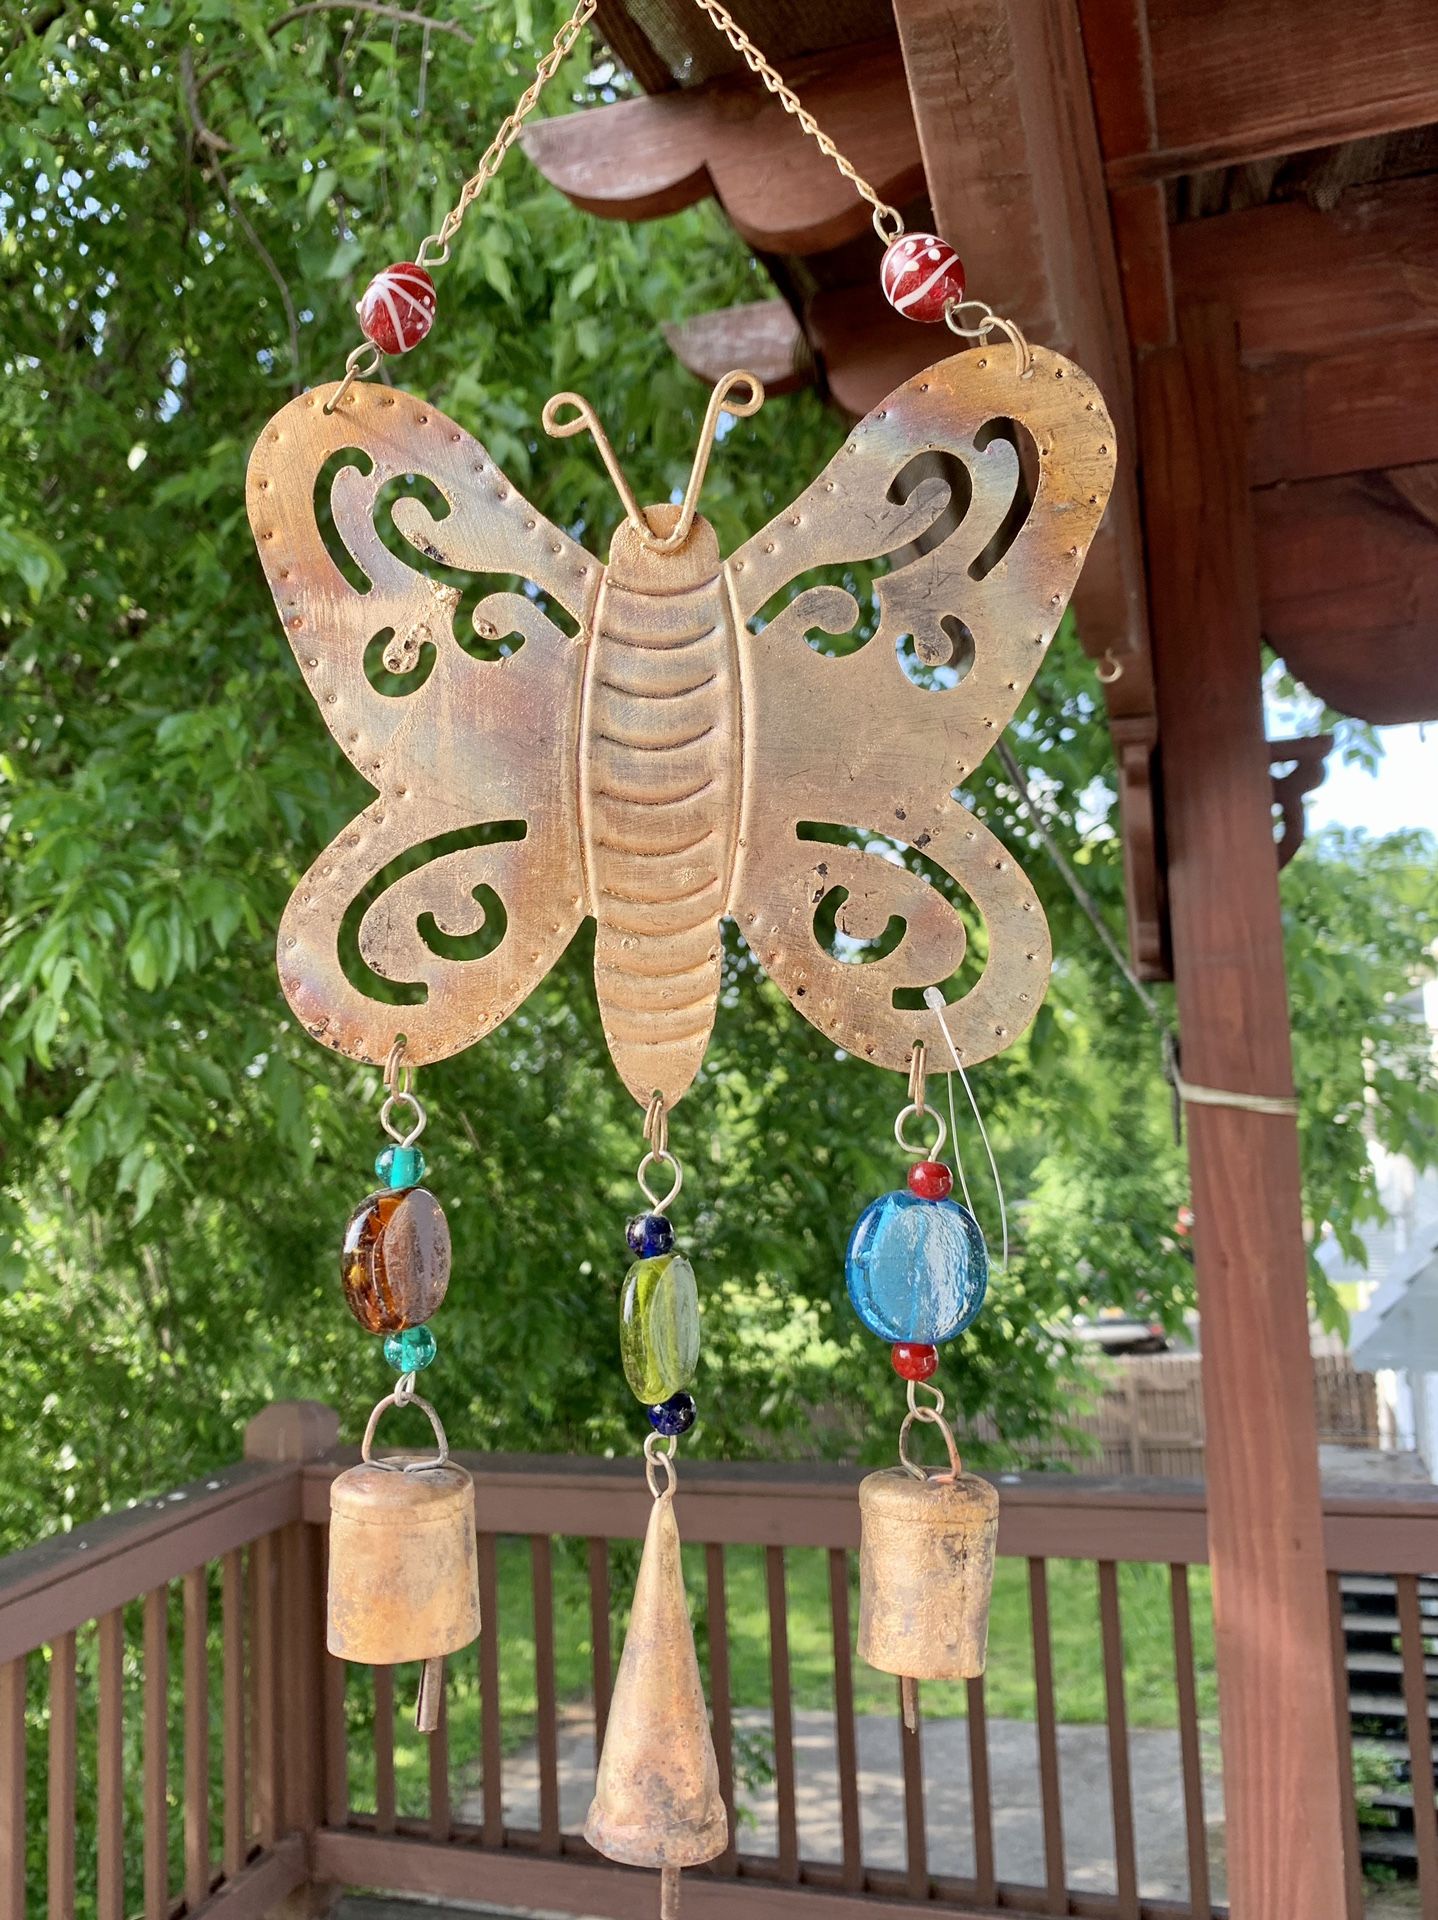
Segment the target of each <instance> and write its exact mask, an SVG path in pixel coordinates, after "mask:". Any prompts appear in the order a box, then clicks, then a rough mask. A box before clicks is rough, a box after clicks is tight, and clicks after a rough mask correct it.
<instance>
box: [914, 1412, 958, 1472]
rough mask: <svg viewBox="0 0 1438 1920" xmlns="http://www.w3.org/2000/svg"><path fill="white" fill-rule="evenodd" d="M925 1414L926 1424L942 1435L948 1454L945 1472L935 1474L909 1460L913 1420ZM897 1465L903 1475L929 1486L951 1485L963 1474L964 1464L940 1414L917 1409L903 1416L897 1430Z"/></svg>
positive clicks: (921, 1417) (950, 1431)
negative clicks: (909, 1443) (926, 1416)
mask: <svg viewBox="0 0 1438 1920" xmlns="http://www.w3.org/2000/svg"><path fill="white" fill-rule="evenodd" d="M926 1414H927V1415H928V1424H930V1425H932V1426H936V1427H937V1428H938V1429H939V1432H940V1433H941V1434H943V1436H944V1445H945V1446H946V1447H947V1449H948V1454H949V1465H948V1468H947V1470H945V1469H943V1468H940V1469H939V1471H938V1472H937V1473H936V1472H934V1471H932V1470H931V1469H930V1468H928V1467H922V1466H920V1465H919V1463H918V1461H917V1460H911V1459H910V1458H909V1449H908V1441H909V1434H910V1432H911V1431H912V1429H913V1425H914V1422H915V1420H922V1419H923V1418H924V1416H925V1415H926ZM899 1464H900V1466H902V1467H903V1469H904V1471H905V1473H908V1474H912V1475H913V1477H914V1479H915V1480H919V1481H923V1482H924V1483H925V1484H926V1485H930V1486H947V1485H951V1484H952V1483H953V1482H954V1481H955V1480H957V1479H958V1478H959V1476H960V1475H961V1474H962V1473H963V1470H964V1463H963V1461H962V1460H960V1458H959V1446H958V1442H957V1441H956V1440H955V1439H954V1430H953V1428H952V1427H951V1426H950V1425H949V1423H948V1421H947V1420H945V1418H944V1417H943V1415H942V1414H941V1413H937V1412H935V1411H933V1410H932V1409H931V1408H928V1407H919V1408H915V1409H914V1410H913V1411H912V1412H910V1413H906V1414H905V1415H904V1419H903V1424H902V1425H901V1426H900V1428H899Z"/></svg>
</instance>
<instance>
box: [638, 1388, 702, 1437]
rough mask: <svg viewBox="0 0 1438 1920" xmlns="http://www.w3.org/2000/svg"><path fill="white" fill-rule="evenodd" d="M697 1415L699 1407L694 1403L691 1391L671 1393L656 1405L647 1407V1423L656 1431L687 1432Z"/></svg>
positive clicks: (667, 1432) (666, 1432) (667, 1433)
mask: <svg viewBox="0 0 1438 1920" xmlns="http://www.w3.org/2000/svg"><path fill="white" fill-rule="evenodd" d="M698 1417H699V1409H698V1408H697V1407H696V1406H695V1404H694V1395H693V1394H692V1393H671V1394H670V1396H669V1398H668V1399H667V1400H661V1401H660V1402H659V1405H658V1406H657V1407H651V1408H650V1409H649V1424H650V1426H651V1427H653V1429H654V1431H655V1432H656V1433H662V1434H665V1435H666V1436H667V1435H669V1434H681V1433H688V1431H689V1429H690V1428H691V1427H692V1426H693V1425H694V1422H695V1421H696V1420H697V1419H698Z"/></svg>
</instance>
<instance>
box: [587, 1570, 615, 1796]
mask: <svg viewBox="0 0 1438 1920" xmlns="http://www.w3.org/2000/svg"><path fill="white" fill-rule="evenodd" d="M589 1641H590V1647H591V1649H592V1652H591V1655H590V1661H591V1671H592V1672H593V1675H594V1764H595V1766H596V1767H597V1766H598V1765H599V1756H600V1754H601V1753H602V1752H603V1751H604V1730H605V1728H606V1727H607V1726H608V1725H609V1695H610V1691H611V1689H612V1687H613V1684H614V1669H613V1654H612V1651H611V1649H610V1645H609V1542H608V1541H607V1540H591V1541H590V1542H589Z"/></svg>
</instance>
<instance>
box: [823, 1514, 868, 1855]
mask: <svg viewBox="0 0 1438 1920" xmlns="http://www.w3.org/2000/svg"><path fill="white" fill-rule="evenodd" d="M829 1624H830V1627H831V1629H832V1632H833V1640H834V1748H835V1758H836V1759H837V1761H838V1766H839V1832H840V1836H841V1842H842V1846H843V1860H844V1887H845V1890H846V1891H847V1892H849V1893H859V1892H861V1891H862V1890H863V1885H864V1845H863V1836H862V1832H861V1829H860V1826H859V1745H858V1740H857V1737H856V1733H855V1727H854V1649H853V1646H852V1644H851V1643H850V1640H849V1556H848V1553H847V1552H846V1551H845V1549H844V1548H843V1547H831V1548H830V1549H829Z"/></svg>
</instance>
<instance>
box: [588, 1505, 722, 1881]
mask: <svg viewBox="0 0 1438 1920" xmlns="http://www.w3.org/2000/svg"><path fill="white" fill-rule="evenodd" d="M584 1837H585V1839H586V1840H588V1842H589V1844H590V1845H591V1846H592V1847H595V1848H597V1849H598V1851H599V1852H600V1853H602V1854H604V1855H605V1857H606V1858H607V1859H610V1860H618V1861H620V1862H622V1863H623V1864H624V1865H625V1866H630V1867H665V1868H674V1867H697V1866H699V1865H701V1864H702V1863H703V1862H704V1861H705V1860H712V1859H713V1858H714V1857H715V1855H716V1854H720V1853H722V1852H723V1851H724V1847H725V1843H726V1842H727V1840H728V1838H729V1821H728V1817H727V1815H726V1814H725V1812H724V1799H723V1796H722V1794H721V1793H720V1790H719V1766H718V1762H717V1761H716V1759H715V1757H714V1740H713V1736H712V1735H711V1733H710V1731H709V1711H708V1708H707V1707H706V1706H705V1704H704V1690H703V1688H702V1686H701V1685H700V1682H699V1662H698V1659H697V1658H696V1656H695V1652H694V1630H693V1628H692V1627H691V1625H690V1624H689V1608H688V1605H687V1603H686V1602H685V1598H684V1575H683V1570H682V1568H681V1566H680V1559H679V1528H678V1525H677V1524H676V1522H675V1519H674V1496H673V1493H672V1492H668V1493H664V1494H661V1495H660V1497H659V1498H658V1499H657V1500H656V1501H655V1502H654V1506H653V1508H652V1509H651V1511H650V1515H649V1527H648V1531H647V1532H646V1533H645V1536H644V1552H643V1554H642V1555H641V1557H640V1561H639V1579H638V1581H637V1583H636V1585H635V1588H634V1607H633V1611H632V1612H631V1613H630V1616H629V1631H628V1632H627V1633H626V1634H625V1636H624V1653H623V1655H622V1657H621V1659H620V1662H619V1673H618V1675H617V1677H616V1679H615V1682H614V1694H613V1698H612V1699H611V1701H610V1704H609V1720H608V1723H607V1725H606V1728H605V1734H604V1751H603V1753H602V1754H601V1755H600V1760H599V1777H598V1779H597V1780H596V1782H595V1788H594V1800H593V1802H592V1804H591V1805H590V1809H589V1816H588V1818H587V1819H586V1820H585V1823H584Z"/></svg>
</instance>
